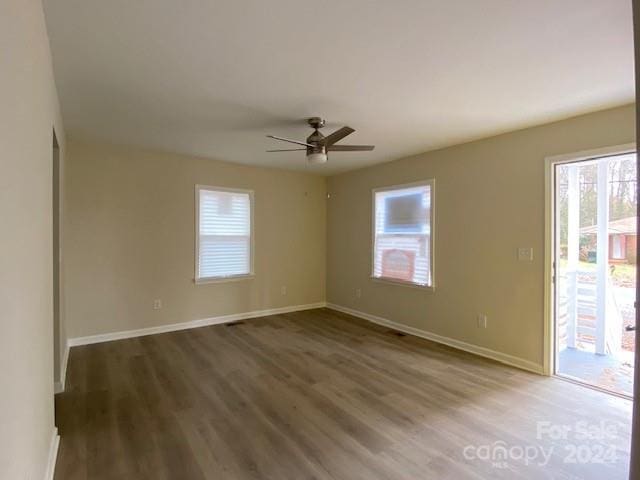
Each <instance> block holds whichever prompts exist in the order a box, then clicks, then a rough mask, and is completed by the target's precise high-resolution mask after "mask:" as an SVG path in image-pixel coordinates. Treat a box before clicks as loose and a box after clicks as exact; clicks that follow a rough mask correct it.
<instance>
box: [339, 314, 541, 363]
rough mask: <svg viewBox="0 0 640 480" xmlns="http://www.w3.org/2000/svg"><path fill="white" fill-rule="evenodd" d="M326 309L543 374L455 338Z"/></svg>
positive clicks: (510, 358)
mask: <svg viewBox="0 0 640 480" xmlns="http://www.w3.org/2000/svg"><path fill="white" fill-rule="evenodd" d="M327 308H330V309H333V310H337V311H338V312H343V313H347V314H349V315H353V316H354V317H358V318H362V319H364V320H368V321H370V322H372V323H376V324H378V325H383V326H385V327H389V328H393V329H395V330H399V331H401V332H405V333H408V334H410V335H415V336H416V337H422V338H426V339H427V340H431V341H434V342H437V343H442V344H444V345H448V346H450V347H453V348H457V349H458V350H464V351H465V352H469V353H473V354H476V355H479V356H481V357H486V358H490V359H492V360H496V361H498V362H500V363H504V364H507V365H511V366H512V367H517V368H520V369H522V370H527V371H529V372H533V373H537V374H539V375H543V373H544V372H543V367H542V365H539V364H537V363H535V362H531V361H530V360H525V359H524V358H520V357H516V356H513V355H509V354H506V353H502V352H498V351H496V350H491V349H489V348H485V347H480V346H478V345H473V344H471V343H467V342H463V341H461V340H456V339H455V338H450V337H444V336H442V335H438V334H436V333H432V332H428V331H426V330H421V329H419V328H414V327H409V326H407V325H403V324H402V323H398V322H394V321H393V320H389V319H386V318H383V317H378V316H377V315H371V314H370V313H365V312H360V311H358V310H354V309H352V308H348V307H343V306H341V305H336V304H333V303H327Z"/></svg>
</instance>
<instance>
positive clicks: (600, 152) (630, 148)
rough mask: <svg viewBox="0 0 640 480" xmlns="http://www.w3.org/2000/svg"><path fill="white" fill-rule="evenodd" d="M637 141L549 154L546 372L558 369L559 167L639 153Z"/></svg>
mask: <svg viewBox="0 0 640 480" xmlns="http://www.w3.org/2000/svg"><path fill="white" fill-rule="evenodd" d="M635 152H636V144H635V143H625V144H623V145H613V146H609V147H603V148H597V149H593V150H584V151H581V152H576V153H567V154H563V155H554V156H551V157H547V158H545V169H544V172H545V174H544V176H545V211H544V218H545V221H544V223H545V229H544V348H543V355H544V356H543V372H544V374H545V375H548V376H552V375H555V373H556V335H555V315H554V312H555V304H556V299H555V284H554V281H553V280H554V279H553V277H554V275H555V272H554V266H553V262H554V259H555V254H556V252H555V248H556V245H555V243H556V242H555V238H556V227H555V209H556V201H555V192H556V189H555V168H556V166H557V165H561V164H567V163H575V162H584V161H588V160H596V159H598V158H601V157H611V156H615V155H622V154H625V153H635Z"/></svg>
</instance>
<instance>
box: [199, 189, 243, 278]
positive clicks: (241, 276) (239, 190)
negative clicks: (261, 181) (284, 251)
mask: <svg viewBox="0 0 640 480" xmlns="http://www.w3.org/2000/svg"><path fill="white" fill-rule="evenodd" d="M200 190H213V191H219V192H233V193H246V194H248V195H249V215H250V219H249V221H250V228H251V235H250V238H249V273H243V274H240V275H225V276H216V277H199V276H198V263H199V259H200ZM194 198H195V213H196V215H195V229H194V231H195V258H194V262H193V263H194V274H193V279H194V282H195V283H196V284H197V285H201V284H206V283H224V282H236V281H239V280H246V279H251V278H253V277H255V272H254V270H253V263H254V262H253V260H254V251H255V232H254V222H253V217H254V214H253V208H254V201H253V190H247V189H243V188H228V187H217V186H213V185H199V184H196V186H195V194H194Z"/></svg>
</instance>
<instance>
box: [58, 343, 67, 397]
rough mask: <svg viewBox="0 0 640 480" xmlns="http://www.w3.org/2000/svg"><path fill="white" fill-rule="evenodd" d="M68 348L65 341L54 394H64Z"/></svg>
mask: <svg viewBox="0 0 640 480" xmlns="http://www.w3.org/2000/svg"><path fill="white" fill-rule="evenodd" d="M69 348H70V347H69V342H68V341H67V342H66V343H65V346H64V355H63V357H62V362H61V363H60V379H59V380H57V381H56V382H55V384H54V387H55V388H54V391H55V393H62V392H64V388H65V384H66V379H67V365H68V364H69Z"/></svg>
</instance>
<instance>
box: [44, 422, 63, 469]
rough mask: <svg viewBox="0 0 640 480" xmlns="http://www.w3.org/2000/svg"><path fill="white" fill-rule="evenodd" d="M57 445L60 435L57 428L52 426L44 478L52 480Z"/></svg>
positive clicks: (56, 456)
mask: <svg viewBox="0 0 640 480" xmlns="http://www.w3.org/2000/svg"><path fill="white" fill-rule="evenodd" d="M59 445H60V435H58V429H57V428H55V427H54V428H53V432H52V434H51V441H50V442H49V457H48V458H47V469H46V470H45V472H44V480H53V475H54V473H55V471H56V459H57V458H58V446H59Z"/></svg>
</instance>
